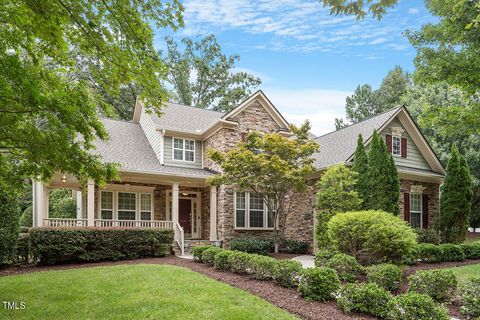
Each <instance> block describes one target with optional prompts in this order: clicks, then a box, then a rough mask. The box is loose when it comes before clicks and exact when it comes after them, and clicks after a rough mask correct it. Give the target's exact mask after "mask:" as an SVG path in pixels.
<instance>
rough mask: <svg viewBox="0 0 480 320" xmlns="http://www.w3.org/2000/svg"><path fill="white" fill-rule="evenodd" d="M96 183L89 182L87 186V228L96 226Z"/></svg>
mask: <svg viewBox="0 0 480 320" xmlns="http://www.w3.org/2000/svg"><path fill="white" fill-rule="evenodd" d="M94 219H95V183H94V182H93V180H91V179H90V180H88V184H87V226H89V227H93V226H94V225H95V220H94Z"/></svg>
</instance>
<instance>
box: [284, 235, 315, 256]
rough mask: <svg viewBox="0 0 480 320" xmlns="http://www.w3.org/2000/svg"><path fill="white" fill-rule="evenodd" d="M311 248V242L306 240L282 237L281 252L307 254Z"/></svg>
mask: <svg viewBox="0 0 480 320" xmlns="http://www.w3.org/2000/svg"><path fill="white" fill-rule="evenodd" d="M309 248H310V243H308V242H306V241H297V240H293V239H282V243H281V244H280V253H294V254H306V253H308V249H309Z"/></svg>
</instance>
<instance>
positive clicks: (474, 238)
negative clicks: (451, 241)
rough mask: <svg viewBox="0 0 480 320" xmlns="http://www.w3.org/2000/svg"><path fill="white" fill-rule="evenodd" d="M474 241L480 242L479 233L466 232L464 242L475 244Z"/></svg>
mask: <svg viewBox="0 0 480 320" xmlns="http://www.w3.org/2000/svg"><path fill="white" fill-rule="evenodd" d="M475 241H480V233H478V232H476V233H473V232H467V236H466V237H465V242H475Z"/></svg>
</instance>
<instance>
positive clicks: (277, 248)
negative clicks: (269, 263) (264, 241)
mask: <svg viewBox="0 0 480 320" xmlns="http://www.w3.org/2000/svg"><path fill="white" fill-rule="evenodd" d="M273 247H274V250H273V252H274V253H280V244H279V243H278V239H275V244H274V245H273Z"/></svg>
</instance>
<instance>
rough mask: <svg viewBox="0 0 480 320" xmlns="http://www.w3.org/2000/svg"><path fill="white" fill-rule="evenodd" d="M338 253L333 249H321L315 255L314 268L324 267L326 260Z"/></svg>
mask: <svg viewBox="0 0 480 320" xmlns="http://www.w3.org/2000/svg"><path fill="white" fill-rule="evenodd" d="M337 253H339V252H338V251H336V250H334V249H322V250H319V251H318V252H317V253H316V254H315V267H325V264H326V263H327V262H328V260H330V259H332V258H333V256H334V255H336V254H337Z"/></svg>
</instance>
